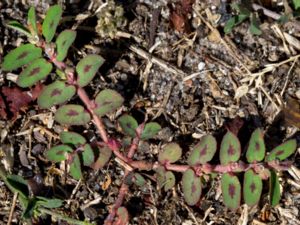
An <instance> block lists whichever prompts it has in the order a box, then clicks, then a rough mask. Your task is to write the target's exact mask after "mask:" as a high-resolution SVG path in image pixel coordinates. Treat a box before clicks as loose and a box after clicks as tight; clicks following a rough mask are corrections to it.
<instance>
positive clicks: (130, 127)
mask: <svg viewBox="0 0 300 225" xmlns="http://www.w3.org/2000/svg"><path fill="white" fill-rule="evenodd" d="M118 122H119V124H120V126H121V128H122V131H123V132H124V133H125V134H126V135H129V136H131V137H133V138H134V137H135V136H136V131H135V130H136V128H138V122H137V121H136V120H135V119H134V118H133V117H132V116H129V115H123V116H121V117H120V118H119V119H118Z"/></svg>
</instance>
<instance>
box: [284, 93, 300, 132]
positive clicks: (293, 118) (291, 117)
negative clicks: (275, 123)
mask: <svg viewBox="0 0 300 225" xmlns="http://www.w3.org/2000/svg"><path fill="white" fill-rule="evenodd" d="M283 115H284V121H285V123H286V124H287V125H289V126H295V127H298V128H300V103H299V101H298V100H297V99H295V98H292V97H290V98H288V100H287V103H286V105H285V107H284V109H283Z"/></svg>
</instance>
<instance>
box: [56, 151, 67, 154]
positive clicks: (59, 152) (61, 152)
mask: <svg viewBox="0 0 300 225" xmlns="http://www.w3.org/2000/svg"><path fill="white" fill-rule="evenodd" d="M64 153H65V152H64V151H58V152H56V155H63V154H64Z"/></svg>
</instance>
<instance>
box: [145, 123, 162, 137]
mask: <svg viewBox="0 0 300 225" xmlns="http://www.w3.org/2000/svg"><path fill="white" fill-rule="evenodd" d="M160 130H161V126H160V125H159V124H158V123H156V122H150V123H146V125H145V127H144V129H143V132H142V134H141V139H142V140H147V139H150V138H153V137H154V136H155V135H156V134H157V133H158V132H159V131H160Z"/></svg>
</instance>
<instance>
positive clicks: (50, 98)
mask: <svg viewBox="0 0 300 225" xmlns="http://www.w3.org/2000/svg"><path fill="white" fill-rule="evenodd" d="M75 92H76V88H75V87H74V86H73V85H68V84H66V83H65V82H63V81H55V82H54V83H52V84H49V85H48V86H46V87H44V88H43V90H42V92H41V94H40V95H39V97H38V100H37V102H38V105H39V106H40V108H42V109H47V108H48V109H49V108H50V107H52V106H54V105H59V104H62V103H65V102H67V101H68V100H70V99H71V98H72V97H73V96H74V94H75Z"/></svg>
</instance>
